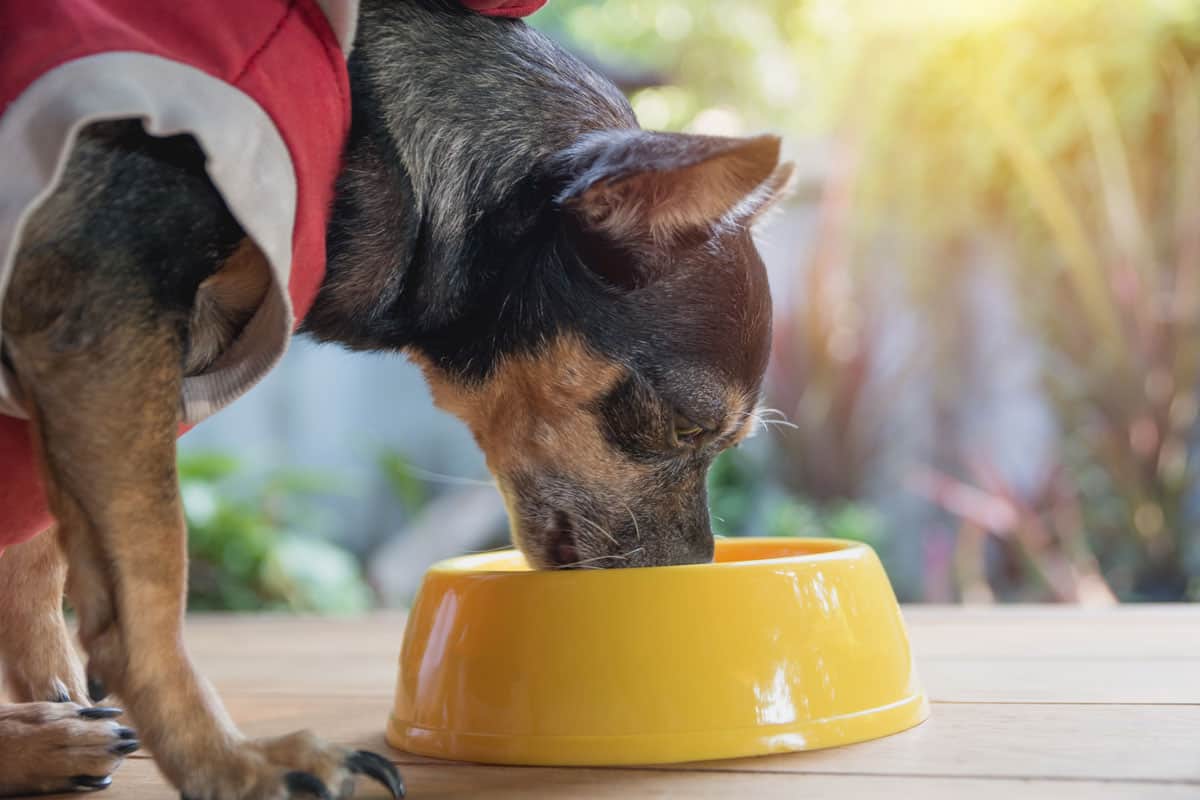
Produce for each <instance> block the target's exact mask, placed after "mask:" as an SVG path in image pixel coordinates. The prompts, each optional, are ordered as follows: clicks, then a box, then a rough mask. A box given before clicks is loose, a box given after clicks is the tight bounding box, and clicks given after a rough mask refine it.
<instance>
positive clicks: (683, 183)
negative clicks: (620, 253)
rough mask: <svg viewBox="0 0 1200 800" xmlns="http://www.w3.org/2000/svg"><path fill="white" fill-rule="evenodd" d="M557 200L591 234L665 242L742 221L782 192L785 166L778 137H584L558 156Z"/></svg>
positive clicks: (626, 134) (611, 134) (636, 133)
mask: <svg viewBox="0 0 1200 800" xmlns="http://www.w3.org/2000/svg"><path fill="white" fill-rule="evenodd" d="M563 159H564V163H563V166H564V171H565V172H566V174H568V175H569V176H571V177H570V179H569V180H568V182H567V185H566V187H565V189H564V190H563V191H562V192H561V193H560V195H559V197H558V199H559V202H560V203H561V204H562V205H563V206H564V207H565V208H566V209H568V210H569V211H570V212H572V213H573V214H574V215H575V216H576V218H577V219H578V221H579V223H580V224H581V225H582V226H583V227H584V228H585V229H588V230H590V231H592V232H594V233H600V234H605V235H607V236H608V237H611V238H612V239H614V240H616V241H620V242H641V241H646V240H647V239H649V240H651V241H653V242H664V241H670V240H672V239H674V238H676V237H677V236H679V235H681V234H686V233H688V232H691V231H695V230H698V229H702V228H704V227H706V226H711V225H714V224H717V223H720V222H723V221H724V222H733V223H745V222H746V221H747V220H749V219H751V218H753V217H754V216H755V215H756V214H758V213H760V212H761V211H762V210H763V209H764V208H765V207H767V206H768V205H770V204H771V203H772V202H774V200H775V199H776V198H777V197H778V196H779V195H780V194H781V193H782V192H783V191H784V189H785V187H786V185H787V183H788V180H789V179H790V177H791V173H792V165H791V164H784V165H782V166H780V164H779V138H778V137H776V136H756V137H752V138H745V139H736V138H727V137H721V136H698V135H691V134H679V133H653V132H648V131H641V130H631V131H608V132H603V133H596V134H591V135H589V136H586V137H584V138H583V139H582V140H581V141H580V142H579V143H577V144H576V145H575V146H573V147H572V148H570V149H569V150H568V151H567V152H566V153H564V154H563Z"/></svg>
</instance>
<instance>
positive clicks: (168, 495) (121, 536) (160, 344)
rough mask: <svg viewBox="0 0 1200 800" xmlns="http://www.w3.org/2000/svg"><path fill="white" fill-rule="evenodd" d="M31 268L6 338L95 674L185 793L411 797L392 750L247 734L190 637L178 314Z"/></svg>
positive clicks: (48, 265)
mask: <svg viewBox="0 0 1200 800" xmlns="http://www.w3.org/2000/svg"><path fill="white" fill-rule="evenodd" d="M31 262H33V260H32V259H30V260H29V261H26V262H25V263H21V260H20V259H19V260H18V269H17V271H16V274H15V276H14V281H13V286H12V288H10V289H9V299H10V300H11V299H12V298H13V297H14V293H15V296H16V297H23V298H25V302H24V303H20V304H14V303H12V302H9V303H8V304H7V305H6V307H5V323H6V331H5V333H6V336H7V341H6V344H8V345H10V347H11V350H10V354H11V356H12V360H13V364H14V366H15V368H16V373H17V375H18V377H19V379H20V381H21V383H22V386H23V388H24V389H25V392H26V397H27V400H28V401H29V404H30V406H31V412H32V416H33V420H34V425H35V429H36V436H37V439H38V443H39V445H40V447H39V452H40V455H41V458H42V466H43V473H44V478H45V483H46V487H47V495H48V497H49V500H50V505H51V509H52V511H53V512H54V515H55V517H56V518H57V520H58V524H59V530H60V535H61V536H62V541H63V545H64V547H65V550H66V553H67V561H68V565H69V570H68V578H67V592H68V594H69V596H70V597H71V600H72V602H73V603H74V605H75V607H76V610H77V613H78V616H79V633H80V639H81V641H82V643H83V645H84V649H85V650H86V652H87V655H88V675H89V677H91V678H93V679H95V680H98V681H99V682H102V683H103V684H104V685H105V686H106V687H107V688H108V690H109V691H112V692H114V693H115V694H117V695H118V696H119V697H120V698H121V701H122V702H123V704H124V706H125V708H126V709H127V711H128V712H129V714H130V716H131V717H132V719H133V721H134V723H135V725H136V726H137V728H138V733H139V736H140V737H141V740H142V743H143V744H144V745H145V746H147V747H148V748H149V749H150V750H151V752H152V753H153V754H154V757H155V760H156V762H157V764H158V766H159V768H160V769H161V770H162V772H163V773H164V774H165V775H166V776H167V778H168V779H170V780H171V782H172V783H174V784H175V785H176V786H177V787H178V788H179V789H180V790H181V791H182V792H183V794H184V796H185V797H188V798H193V799H194V800H201V799H203V800H283V799H284V798H293V797H313V796H316V797H339V798H341V797H347V796H349V795H351V794H352V793H353V789H354V781H353V775H354V773H367V774H370V775H373V776H375V777H378V778H379V779H381V780H382V781H383V782H385V783H387V784H388V785H389V788H391V789H392V791H393V792H394V793H396V794H399V793H400V791H401V785H400V782H399V777H398V775H397V774H396V771H395V769H394V768H393V767H392V766H391V764H389V763H387V762H386V761H385V760H384V759H382V758H381V757H379V756H375V755H373V754H369V753H361V752H352V751H348V750H346V749H345V748H341V747H336V746H332V745H329V744H326V743H324V742H322V741H320V740H319V739H317V738H316V737H314V736H312V735H311V734H308V733H300V734H294V735H292V736H288V737H284V738H280V739H274V740H269V741H251V740H247V739H245V738H244V737H243V736H242V735H241V734H240V733H239V732H238V730H237V729H236V728H235V727H234V726H233V724H232V723H231V722H230V720H229V719H228V717H227V715H226V713H225V711H224V709H223V708H222V706H221V703H220V701H219V700H218V698H217V697H216V695H215V693H214V692H213V691H212V689H211V688H210V687H209V686H208V685H207V683H206V682H205V681H204V680H203V679H202V678H201V677H200V676H199V675H198V674H197V673H196V671H195V669H194V668H193V667H192V664H191V662H190V661H189V659H188V655H187V652H186V650H185V648H184V644H183V636H182V626H183V614H184V603H185V590H186V582H187V575H186V573H187V566H186V542H185V530H184V522H183V514H182V508H181V504H180V499H179V491H178V484H177V478H176V472H175V432H176V428H177V424H178V421H179V397H180V387H181V381H182V376H181V370H182V368H181V364H182V361H183V360H182V358H181V349H182V344H181V342H180V339H181V335H180V333H179V326H178V321H177V320H173V319H171V318H170V317H169V316H167V315H164V314H162V313H161V312H159V311H158V309H157V308H156V306H155V304H154V302H153V299H152V298H150V297H138V296H137V295H136V294H132V293H131V292H129V291H126V292H125V293H124V294H123V296H122V297H121V298H120V301H119V302H115V303H104V302H96V301H94V300H84V301H82V302H79V303H74V302H73V301H71V300H70V293H69V292H64V291H62V290H61V287H63V286H65V285H69V281H70V279H71V277H72V276H71V274H66V275H61V274H60V275H56V268H58V267H59V265H58V264H56V263H54V262H41V263H31ZM73 272H74V271H73ZM75 274H78V272H75ZM47 282H48V283H49V285H48V286H47V285H46V283H47ZM39 284H41V285H39ZM131 288H133V289H136V286H134V287H131ZM81 294H86V293H81ZM39 303H41V305H42V306H43V307H42V308H39ZM64 304H65V306H64ZM14 306H15V307H14ZM10 326H11V327H10Z"/></svg>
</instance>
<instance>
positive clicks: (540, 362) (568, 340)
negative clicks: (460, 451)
mask: <svg viewBox="0 0 1200 800" xmlns="http://www.w3.org/2000/svg"><path fill="white" fill-rule="evenodd" d="M413 359H414V361H415V362H416V363H417V364H418V365H419V366H420V367H421V368H422V370H423V371H424V373H425V377H426V380H427V381H428V383H429V386H430V388H431V390H432V392H433V399H434V402H435V403H436V404H437V405H438V407H440V408H442V409H444V410H446V411H449V412H450V413H452V414H455V415H456V416H458V417H459V418H460V419H462V420H463V421H464V422H466V424H467V426H468V427H469V428H470V429H471V432H472V433H473V434H474V436H475V439H476V441H477V442H478V443H479V446H480V448H481V449H482V450H483V452H484V455H485V456H486V458H487V463H488V467H489V469H491V471H492V474H494V475H495V476H496V477H497V482H498V485H499V487H500V491H501V493H502V494H503V495H504V499H505V503H506V504H507V505H508V508H509V511H510V514H509V517H510V519H511V520H512V521H513V530H512V536H513V539H514V541H515V542H516V543H517V544H518V545H519V546H522V547H523V548H525V549H526V552H527V554H530V553H536V552H537V550H536V548H533V547H528V548H526V545H529V544H531V543H530V542H529V541H528V538H527V536H528V534H527V532H526V531H525V530H524V529H523V526H522V520H521V516H520V514H518V513H516V512H515V510H514V501H515V497H514V492H513V490H512V485H511V484H512V479H513V476H514V475H518V474H545V473H553V474H559V475H564V476H571V477H573V478H575V479H577V480H578V481H579V484H580V485H582V486H587V487H590V488H591V489H592V491H593V492H595V494H596V495H597V496H598V497H609V498H611V504H612V505H613V506H614V507H618V508H619V507H620V502H621V500H620V498H621V497H623V496H628V495H629V494H630V487H631V486H632V485H633V484H635V483H637V482H638V481H640V480H641V479H642V478H643V470H641V469H638V468H637V467H635V466H634V465H632V464H631V463H630V462H629V461H628V460H626V459H624V458H623V457H622V456H621V455H620V454H619V453H618V452H617V451H616V450H615V449H614V448H613V447H612V445H610V444H609V443H608V442H606V441H605V439H604V434H603V432H602V431H601V430H600V427H599V420H598V418H597V415H596V414H595V413H593V412H592V411H591V410H590V407H591V406H593V405H594V404H595V402H596V401H597V400H598V399H599V398H600V397H602V396H603V395H604V394H606V393H607V392H608V391H610V390H611V389H612V388H613V387H614V386H615V385H616V384H617V382H618V381H619V380H620V379H621V377H622V376H623V375H624V368H623V367H621V366H620V365H618V364H615V363H613V362H612V361H609V360H606V359H604V358H601V357H600V356H598V355H596V354H595V353H593V352H592V351H590V350H589V349H588V347H587V346H586V345H585V344H584V343H583V342H582V341H580V340H579V339H578V338H576V337H574V336H564V337H562V338H559V339H557V340H556V341H554V342H552V343H551V344H549V345H548V346H547V347H546V348H545V349H544V350H542V351H540V352H538V353H536V354H533V355H524V356H521V357H518V358H510V359H508V360H506V361H504V362H503V363H501V364H500V365H499V366H498V367H497V369H496V371H495V373H494V374H493V375H492V377H491V378H490V379H489V380H487V381H486V382H483V383H480V384H463V383H461V382H459V381H456V380H454V379H452V378H450V377H449V376H447V375H446V374H445V373H444V372H442V371H441V370H440V369H438V368H437V367H436V366H435V365H434V364H432V363H431V362H429V361H428V360H426V359H423V358H421V357H419V356H415V355H414V356H413ZM585 533H586V531H585Z"/></svg>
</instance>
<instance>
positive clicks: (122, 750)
mask: <svg viewBox="0 0 1200 800" xmlns="http://www.w3.org/2000/svg"><path fill="white" fill-rule="evenodd" d="M141 746H142V743H141V742H139V741H138V740H137V739H130V740H129V741H126V742H121V743H120V744H114V745H113V746H112V751H113V753H115V754H116V755H119V756H127V755H129V754H130V753H134V752H137V750H138V748H140V747H141Z"/></svg>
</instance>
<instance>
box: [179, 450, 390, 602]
mask: <svg viewBox="0 0 1200 800" xmlns="http://www.w3.org/2000/svg"><path fill="white" fill-rule="evenodd" d="M179 479H180V486H181V491H182V496H183V505H184V513H185V516H186V519H187V523H188V555H189V559H190V566H189V580H188V604H189V608H191V609H193V610H232V611H249V610H289V611H313V612H355V611H362V610H364V609H366V608H368V607H370V604H371V594H370V590H369V589H368V587H367V585H366V583H365V582H364V580H363V578H362V573H361V569H360V566H359V564H358V561H357V559H355V557H354V556H353V555H352V554H350V553H348V552H347V551H345V550H343V549H341V548H340V547H338V546H336V545H334V544H332V543H331V542H329V541H328V540H327V539H324V538H322V537H320V536H319V535H318V534H319V533H321V532H322V527H321V525H320V517H319V515H318V514H317V513H316V511H315V507H314V506H313V504H312V503H311V502H310V501H311V500H313V499H314V498H316V497H319V496H322V495H325V494H328V493H330V492H332V491H334V490H335V489H336V488H337V487H336V483H335V482H334V481H332V480H331V479H329V478H328V477H326V476H322V475H316V474H312V473H306V472H298V471H292V470H279V471H275V472H273V473H270V474H268V475H266V476H265V477H263V478H261V479H252V478H250V477H248V475H247V471H246V469H245V468H244V466H243V465H241V464H240V463H239V462H238V461H237V460H236V459H234V458H232V457H230V456H227V455H222V454H218V453H195V454H188V455H184V456H181V457H180V459H179Z"/></svg>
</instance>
